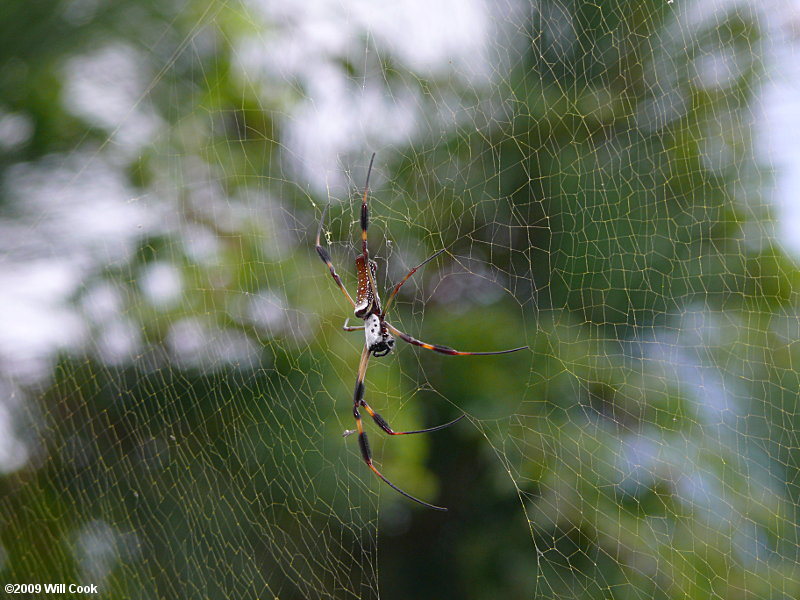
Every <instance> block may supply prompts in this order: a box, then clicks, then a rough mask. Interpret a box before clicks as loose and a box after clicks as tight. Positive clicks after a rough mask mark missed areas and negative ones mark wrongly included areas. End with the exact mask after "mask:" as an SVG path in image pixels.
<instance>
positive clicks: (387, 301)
mask: <svg viewBox="0 0 800 600" xmlns="http://www.w3.org/2000/svg"><path fill="white" fill-rule="evenodd" d="M446 249H447V248H442V249H441V250H439V251H438V252H437V253H436V254H433V255H432V256H429V257H428V258H426V259H425V260H423V261H422V262H421V263H419V264H418V265H417V266H416V267H414V268H413V269H411V270H410V271H409V272H408V275H406V276H405V277H403V279H402V280H401V281H400V283H398V284H397V285H396V286H394V289H393V290H392V293H391V294H389V298H387V300H386V304H385V305H384V307H383V312H381V318H383V317H384V316H386V311H387V310H389V305H390V304H391V303H392V300H393V299H394V297H395V295H396V294H397V292H398V291H399V290H400V288H401V287H403V284H404V283H405V282H406V281H408V279H409V278H410V277H411V276H412V275H413V274H414V273H416V272H417V269H419V268H421V267H424V266H425V265H426V264H428V263H429V262H431V261H432V260H433V259H434V258H436V257H437V256H439V255H440V254H441V253H442V252H444V251H445V250H446Z"/></svg>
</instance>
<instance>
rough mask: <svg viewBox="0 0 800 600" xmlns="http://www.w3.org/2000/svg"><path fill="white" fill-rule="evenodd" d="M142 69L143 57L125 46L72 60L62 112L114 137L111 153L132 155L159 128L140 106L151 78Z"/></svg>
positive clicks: (67, 68)
mask: <svg viewBox="0 0 800 600" xmlns="http://www.w3.org/2000/svg"><path fill="white" fill-rule="evenodd" d="M144 64H148V63H147V61H146V60H145V59H144V57H142V56H141V55H140V54H139V53H137V52H136V50H134V49H133V48H131V47H130V46H126V45H123V44H113V45H108V46H106V47H104V48H100V49H99V50H95V51H93V52H91V53H88V54H83V55H80V56H76V57H74V58H72V59H71V60H70V61H68V62H67V64H66V66H65V71H64V75H65V77H64V105H65V107H66V108H67V110H69V111H70V112H72V113H73V114H75V115H76V116H78V117H80V118H82V119H84V120H86V121H87V122H89V123H91V124H92V125H95V126H98V127H102V128H103V129H105V130H107V131H108V132H109V133H110V134H112V136H113V142H114V146H115V148H121V149H127V150H128V151H131V152H135V151H136V150H138V149H139V148H141V147H142V146H144V145H145V144H148V143H150V142H151V140H152V138H153V135H154V134H155V132H156V131H157V130H158V129H159V128H160V127H161V126H162V122H161V119H160V118H159V117H158V116H157V115H156V114H155V113H154V112H153V111H151V110H148V109H147V105H146V104H145V103H143V102H142V100H143V98H144V97H145V95H144V92H145V90H146V88H147V82H148V81H150V78H151V75H150V74H149V73H145V72H144V71H143V69H142V67H141V65H144Z"/></svg>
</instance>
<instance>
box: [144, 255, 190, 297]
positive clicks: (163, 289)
mask: <svg viewBox="0 0 800 600" xmlns="http://www.w3.org/2000/svg"><path fill="white" fill-rule="evenodd" d="M139 287H140V288H141V290H142V293H143V294H144V296H145V298H147V299H148V300H149V301H150V303H151V304H153V305H154V306H156V307H157V308H161V309H166V308H170V307H172V306H174V305H175V304H177V303H178V301H179V300H180V299H181V295H182V294H183V277H182V276H181V272H180V271H179V270H178V268H177V267H176V266H175V265H173V264H172V263H168V262H164V261H158V262H154V263H150V264H147V265H145V266H144V268H143V269H142V274H141V275H140V277H139Z"/></svg>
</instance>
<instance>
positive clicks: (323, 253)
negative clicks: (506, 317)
mask: <svg viewBox="0 0 800 600" xmlns="http://www.w3.org/2000/svg"><path fill="white" fill-rule="evenodd" d="M373 160H375V155H374V154H373V155H372V160H370V161H369V169H368V170H367V183H366V185H365V186H364V197H363V199H362V201H361V254H359V255H358V256H357V257H356V273H357V275H358V291H357V294H356V299H355V301H354V300H353V298H352V297H351V296H350V293H349V292H348V291H347V289H346V288H345V287H344V284H343V283H342V280H341V278H340V277H339V275H338V274H337V273H336V269H335V268H334V266H333V263H332V262H331V257H330V255H329V254H328V251H327V250H325V248H323V247H322V246H320V244H319V239H320V235H321V234H322V225H323V224H324V222H325V213H326V212H327V210H328V207H327V206H326V207H325V210H324V211H323V212H322V219H320V222H319V229H317V243H316V248H317V254H319V257H320V258H321V259H322V262H324V263H325V264H326V265H327V266H328V270H330V273H331V276H332V277H333V279H334V281H335V282H336V285H338V286H339V289H340V290H342V293H344V295H345V297H346V298H347V301H348V302H350V304H351V306H352V307H353V310H354V311H355V315H356V317H357V318H359V319H362V320H363V321H364V324H363V325H357V326H350V325H348V321H345V322H344V330H345V331H358V330H359V329H363V330H364V335H365V336H366V340H365V344H364V349H363V350H362V351H361V362H360V363H359V365H358V376H357V377H356V388H355V391H354V392H353V416H354V417H355V419H356V427H357V429H353V430H347V431H345V432H344V435H345V436H348V435H350V434H353V433H356V432H357V433H358V444H359V447H360V448H361V456H362V457H363V458H364V462H366V463H367V466H368V467H369V468H370V469H372V472H373V473H375V474H376V475H377V476H378V477H380V478H381V479H383V481H385V482H386V483H387V484H389V485H390V486H391V487H392V488H394V489H395V490H396V491H398V492H400V493H401V494H403V496H405V497H406V498H409V499H411V500H413V501H414V502H419V503H420V504H422V505H423V506H427V507H429V508H434V509H436V510H447V509H446V508H443V507H441V506H434V505H433V504H428V503H427V502H424V501H422V500H420V499H419V498H415V497H414V496H412V495H411V494H408V493H406V492H404V491H403V490H401V489H400V488H399V487H397V486H396V485H395V484H393V483H392V482H391V481H389V480H388V479H386V477H384V476H383V475H382V474H381V473H380V471H378V469H376V468H375V465H374V464H372V451H371V450H370V447H369V440H368V439H367V434H366V432H365V431H364V426H363V424H362V423H361V413H360V412H359V410H358V409H359V408H363V409H364V410H366V411H367V414H369V416H370V417H372V420H373V421H375V424H376V425H377V426H378V427H380V428H381V429H382V430H383V431H385V432H386V433H388V434H389V435H407V434H411V433H428V432H430V431H437V430H439V429H444V428H445V427H448V426H450V425H452V424H454V423H456V422H458V421H460V420H461V419H463V418H464V415H461V416H460V417H458V418H457V419H455V420H453V421H450V422H449V423H445V424H444V425H439V426H438V427H429V428H428V429H420V430H419V431H394V430H392V428H391V427H389V423H387V422H386V420H385V419H384V418H383V417H382V416H380V415H379V414H378V413H376V412H375V411H374V410H372V407H371V406H370V405H369V404H367V402H366V400H364V377H365V376H366V374H367V364H368V362H369V357H370V355H371V356H386V355H387V354H389V353H390V352H391V351H392V349H393V348H394V337H393V336H392V334H394V335H396V336H397V337H399V338H400V339H401V340H403V341H404V342H407V343H409V344H413V345H414V346H419V347H421V348H425V349H426V350H433V351H434V352H439V353H441V354H448V355H450V356H469V355H488V354H508V353H509V352H516V351H517V350H524V349H526V348H527V347H528V346H522V347H520V348H512V349H511V350H500V351H497V352H459V351H458V350H453V349H452V348H450V347H448V346H440V345H438V344H428V343H426V342H421V341H420V340H418V339H416V338H413V337H411V336H410V335H408V334H407V333H403V332H402V331H400V330H399V329H397V327H395V326H394V325H392V324H391V323H389V322H388V321H387V320H386V318H385V317H386V311H387V309H388V308H389V306H390V305H391V304H392V300H393V299H394V297H395V295H396V294H397V292H398V290H399V289H400V288H401V287H402V285H403V284H404V283H405V282H406V281H408V278H409V277H411V276H412V275H413V274H414V273H415V272H416V271H417V269H419V268H420V267H422V266H423V265H424V264H426V263H428V262H429V261H431V260H433V259H434V258H436V257H437V256H439V255H440V254H441V253H442V252H444V249H442V250H439V251H438V252H437V253H436V254H434V255H433V256H431V257H429V258H427V259H426V260H424V261H422V263H420V264H418V265H417V266H416V267H414V268H413V269H411V270H410V271H409V272H408V274H407V275H406V276H405V277H404V278H403V279H402V280H401V281H400V283H398V284H397V285H395V286H394V289H393V290H392V292H391V293H390V294H389V297H388V299H387V300H386V306H385V307H383V308H381V300H380V297H379V296H378V288H377V286H376V285H375V279H376V276H377V274H378V265H377V264H376V263H375V261H374V260H370V258H369V250H368V248H367V227H368V225H369V213H368V211H367V194H368V193H369V174H370V173H371V172H372V161H373ZM367 265H369V268H367Z"/></svg>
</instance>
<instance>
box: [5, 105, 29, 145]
mask: <svg viewBox="0 0 800 600" xmlns="http://www.w3.org/2000/svg"><path fill="white" fill-rule="evenodd" d="M32 135H33V120H32V119H31V118H30V117H29V116H28V115H26V114H24V113H19V112H15V113H5V114H4V113H2V112H0V149H2V150H6V151H8V150H14V149H15V148H17V147H19V146H21V145H23V144H24V143H25V142H27V141H28V140H29V139H30V137H31V136H32Z"/></svg>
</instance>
